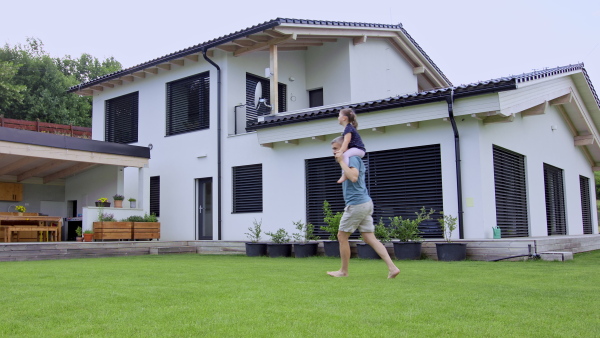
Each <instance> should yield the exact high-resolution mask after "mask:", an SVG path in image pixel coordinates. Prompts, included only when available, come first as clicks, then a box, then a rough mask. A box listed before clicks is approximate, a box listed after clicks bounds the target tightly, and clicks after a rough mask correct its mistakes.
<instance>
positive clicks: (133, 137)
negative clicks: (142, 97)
mask: <svg viewBox="0 0 600 338" xmlns="http://www.w3.org/2000/svg"><path fill="white" fill-rule="evenodd" d="M138 102H139V92H135V93H131V94H127V95H123V96H119V97H115V98H114V99H110V100H106V104H105V128H104V131H105V132H104V140H105V141H107V142H115V143H134V142H137V141H138Z"/></svg>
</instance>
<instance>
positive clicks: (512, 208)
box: [493, 145, 529, 238]
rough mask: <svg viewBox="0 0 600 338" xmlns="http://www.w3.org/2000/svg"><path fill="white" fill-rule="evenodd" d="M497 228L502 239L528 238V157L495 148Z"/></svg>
mask: <svg viewBox="0 0 600 338" xmlns="http://www.w3.org/2000/svg"><path fill="white" fill-rule="evenodd" d="M493 157H494V190H495V197H496V225H497V226H498V227H499V228H500V229H501V230H502V237H507V238H510V237H528V236H529V218H528V211H527V186H526V182H525V156H523V155H521V154H518V153H516V152H513V151H510V150H507V149H504V148H501V147H498V146H495V145H494V146H493Z"/></svg>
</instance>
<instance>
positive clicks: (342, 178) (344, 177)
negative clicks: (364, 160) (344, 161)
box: [337, 174, 347, 183]
mask: <svg viewBox="0 0 600 338" xmlns="http://www.w3.org/2000/svg"><path fill="white" fill-rule="evenodd" d="M346 179H347V178H346V175H343V174H342V177H340V179H339V180H338V181H337V182H338V183H342V182H344V181H345V180H346Z"/></svg>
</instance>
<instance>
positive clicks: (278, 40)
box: [233, 35, 292, 56]
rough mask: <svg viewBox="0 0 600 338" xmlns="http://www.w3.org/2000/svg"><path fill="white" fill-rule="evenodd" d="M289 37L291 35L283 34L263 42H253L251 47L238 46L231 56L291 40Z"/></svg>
mask: <svg viewBox="0 0 600 338" xmlns="http://www.w3.org/2000/svg"><path fill="white" fill-rule="evenodd" d="M291 39H292V35H285V36H282V37H280V38H274V39H271V40H268V41H265V42H261V43H257V44H255V45H254V46H252V47H243V48H238V49H237V50H235V51H234V52H233V56H240V55H244V54H246V53H250V52H252V51H255V50H257V49H261V48H265V47H268V46H274V45H277V44H279V43H282V42H284V41H287V40H291Z"/></svg>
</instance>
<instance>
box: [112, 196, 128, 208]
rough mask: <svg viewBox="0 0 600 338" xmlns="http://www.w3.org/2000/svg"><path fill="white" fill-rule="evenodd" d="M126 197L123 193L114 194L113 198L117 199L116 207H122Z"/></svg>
mask: <svg viewBox="0 0 600 338" xmlns="http://www.w3.org/2000/svg"><path fill="white" fill-rule="evenodd" d="M124 199H125V196H123V195H119V194H116V195H114V196H113V200H115V208H122V207H123V200H124Z"/></svg>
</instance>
